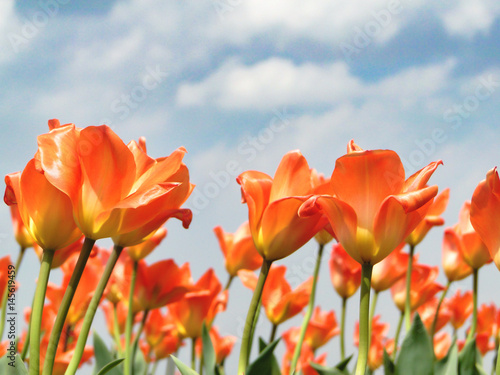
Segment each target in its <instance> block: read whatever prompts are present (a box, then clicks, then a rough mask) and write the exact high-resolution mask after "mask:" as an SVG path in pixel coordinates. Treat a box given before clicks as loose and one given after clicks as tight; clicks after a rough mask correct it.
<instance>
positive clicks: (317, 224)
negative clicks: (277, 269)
mask: <svg viewBox="0 0 500 375" xmlns="http://www.w3.org/2000/svg"><path fill="white" fill-rule="evenodd" d="M236 181H237V182H238V183H239V184H240V185H241V193H242V200H243V202H246V203H247V205H248V217H249V223H250V232H251V233H252V237H253V241H254V243H255V246H256V248H257V251H258V252H259V254H260V255H261V256H262V257H263V258H264V259H265V260H267V261H274V260H277V259H281V258H284V257H287V256H288V255H290V254H292V253H293V252H294V251H296V250H297V249H299V248H300V247H302V245H304V244H305V243H306V242H307V241H309V240H310V239H311V238H312V237H313V236H314V235H315V234H316V233H317V232H318V231H319V230H320V229H322V228H323V227H324V226H325V224H326V223H325V222H324V221H323V220H320V219H321V214H317V215H312V217H308V218H301V217H299V216H298V215H297V212H298V209H299V207H300V206H301V205H302V203H304V202H305V201H306V200H307V198H309V196H310V195H311V189H312V185H311V171H310V169H309V166H308V164H307V161H306V159H305V158H304V157H303V156H302V154H301V153H300V152H299V151H291V152H289V153H287V154H286V155H285V156H284V157H283V159H282V160H281V163H280V165H279V166H278V169H277V170H276V173H275V175H274V179H273V178H271V177H270V176H268V175H267V174H265V173H262V172H257V171H247V172H243V173H242V174H240V175H239V176H238V178H237V179H236Z"/></svg>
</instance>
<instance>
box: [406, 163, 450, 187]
mask: <svg viewBox="0 0 500 375" xmlns="http://www.w3.org/2000/svg"><path fill="white" fill-rule="evenodd" d="M440 164H443V162H442V161H441V160H438V161H434V162H432V163H430V164H429V165H427V166H425V167H424V168H422V169H421V170H419V171H417V172H415V173H414V174H412V175H411V176H410V177H408V179H407V180H406V181H405V184H404V188H403V192H408V191H413V190H418V189H422V188H423V187H424V186H425V185H426V184H427V182H428V181H429V179H430V178H431V176H432V174H433V173H434V171H435V170H436V168H437V167H438V165H440Z"/></svg>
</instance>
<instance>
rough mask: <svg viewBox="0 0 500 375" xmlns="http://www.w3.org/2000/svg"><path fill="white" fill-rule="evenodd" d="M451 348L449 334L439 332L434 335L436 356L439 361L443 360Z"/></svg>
mask: <svg viewBox="0 0 500 375" xmlns="http://www.w3.org/2000/svg"><path fill="white" fill-rule="evenodd" d="M450 347H451V336H450V334H449V333H448V332H444V331H442V332H439V333H437V334H435V335H434V355H435V356H436V359H437V360H438V361H439V360H441V359H443V358H444V357H445V356H446V354H448V351H449V350H450Z"/></svg>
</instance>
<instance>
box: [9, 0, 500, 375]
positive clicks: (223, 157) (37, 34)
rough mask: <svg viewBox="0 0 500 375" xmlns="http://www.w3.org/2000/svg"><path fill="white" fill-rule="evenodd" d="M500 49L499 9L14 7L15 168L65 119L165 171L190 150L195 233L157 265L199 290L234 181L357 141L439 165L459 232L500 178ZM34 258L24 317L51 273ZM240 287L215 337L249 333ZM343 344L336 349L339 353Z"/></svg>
mask: <svg viewBox="0 0 500 375" xmlns="http://www.w3.org/2000/svg"><path fill="white" fill-rule="evenodd" d="M499 39H500V4H499V3H498V2H497V1H495V0H460V1H444V2H433V1H426V0H412V1H398V0H391V1H385V0H376V1H363V0H358V1H337V2H331V1H326V0H313V1H309V2H307V4H304V3H303V2H301V1H297V0H293V1H291V0H290V1H265V0H255V1H248V0H211V1H205V2H200V1H183V2H177V1H160V0H147V1H139V0H136V1H86V2H83V1H80V2H77V1H75V0H40V1H34V0H33V1H24V2H17V3H15V2H14V1H13V0H4V1H2V2H1V3H0V82H1V83H0V85H1V87H2V90H0V113H1V115H2V120H3V121H2V123H1V125H0V126H1V131H2V138H1V139H2V143H1V146H2V147H0V153H1V154H2V157H1V158H0V169H1V172H2V173H3V174H4V175H5V174H7V173H10V172H13V171H17V170H20V169H22V168H23V167H24V165H25V164H26V162H27V161H28V160H29V158H31V157H32V155H33V154H34V152H35V151H36V136H37V135H39V134H41V133H43V132H45V131H46V130H47V120H48V119H50V118H59V119H60V120H61V122H63V123H66V122H73V123H75V124H77V125H78V126H81V127H83V126H87V125H99V124H102V123H106V124H108V125H110V126H112V127H113V129H114V130H115V131H116V132H117V133H118V134H119V135H120V136H121V137H122V139H124V141H125V142H128V141H129V140H131V139H137V138H138V137H139V136H145V137H146V139H147V142H148V150H149V152H150V154H151V155H152V156H154V157H160V156H164V155H167V154H169V153H170V152H171V151H172V150H174V149H175V148H177V147H179V146H185V147H186V148H187V150H188V154H187V156H186V159H185V161H186V164H187V165H188V167H189V169H190V171H191V178H192V181H193V182H194V183H195V184H196V185H197V188H196V189H195V191H194V193H193V196H192V198H191V199H190V200H189V201H188V206H189V207H191V208H193V210H195V217H194V220H193V223H192V226H191V228H190V229H189V230H187V231H186V230H183V229H182V228H181V226H180V225H179V223H176V222H169V223H168V225H167V227H168V229H169V235H168V238H167V239H166V240H165V242H164V243H163V245H162V247H161V248H160V249H158V251H157V252H156V253H155V254H152V256H151V259H150V261H154V260H158V259H160V258H164V257H173V258H174V259H175V260H176V261H178V262H184V261H190V262H191V264H192V269H193V274H194V277H195V278H196V279H197V278H198V277H199V276H200V275H201V274H202V273H203V272H204V271H205V269H206V267H207V265H211V266H213V267H214V268H215V269H216V271H217V273H218V275H219V277H220V278H221V280H222V281H225V278H226V275H225V274H224V269H223V266H222V264H223V263H222V256H221V254H220V251H219V249H218V245H217V241H216V239H215V236H214V235H213V233H212V228H213V227H215V226H216V225H222V226H223V228H224V229H225V230H227V231H234V230H236V228H237V227H238V226H239V224H240V223H241V222H242V221H244V220H245V219H246V215H247V211H246V207H245V206H244V205H241V204H240V192H239V186H238V185H237V184H236V182H235V180H234V177H235V176H236V175H237V173H239V172H242V171H244V170H247V169H257V170H262V171H265V172H267V173H269V174H271V175H272V174H273V173H274V170H275V168H276V166H277V165H278V163H279V160H280V159H281V157H282V156H283V155H284V154H285V153H286V152H287V151H289V150H292V149H300V150H301V151H302V152H303V154H304V155H305V156H306V158H307V160H308V161H309V164H310V166H311V167H314V168H316V169H318V170H319V171H320V172H323V173H325V174H326V175H330V174H331V172H332V170H333V166H334V163H335V159H336V158H338V157H339V156H341V155H342V154H343V153H345V149H346V145H347V142H348V141H349V140H350V139H354V140H355V141H356V142H357V143H358V144H359V145H360V146H361V147H363V148H365V149H379V148H383V149H386V148H388V149H393V150H395V151H396V152H398V154H399V155H400V156H401V158H402V160H403V162H404V164H405V167H406V169H407V171H408V174H410V173H413V172H414V171H416V170H417V169H420V168H421V167H423V166H424V165H426V164H427V163H429V162H430V161H433V160H438V159H442V160H443V161H444V165H443V166H441V167H439V168H438V170H437V172H436V173H435V175H434V176H433V178H432V180H431V182H432V183H435V184H438V186H439V187H440V189H444V188H446V187H450V188H451V198H450V205H449V207H448V210H447V211H446V213H445V215H444V217H445V219H446V225H447V226H450V225H453V224H454V223H455V222H456V221H457V217H458V211H459V209H460V207H461V205H462V203H463V202H464V201H465V200H466V199H470V197H471V195H472V192H473V190H474V188H475V186H476V185H477V183H478V182H479V181H480V180H482V179H483V178H484V176H485V174H486V172H487V170H489V169H491V168H492V167H493V166H495V165H498V164H499V160H500V152H499V148H498V142H499V141H500V130H499V127H498V124H497V122H498V117H499V116H498V115H499V112H500V110H499V108H500V106H499V104H500V93H499V92H500V65H499V62H500V49H499V44H498V40H499ZM273 124H274V125H276V124H278V126H274V127H273ZM273 129H279V130H273ZM228 166H230V167H228ZM1 210H2V211H1V213H2V214H1V215H0V228H1V229H0V232H1V233H2V239H1V240H2V242H1V244H2V249H3V250H2V254H3V253H4V252H10V253H13V251H9V250H10V249H15V248H16V245H15V243H14V240H13V238H12V236H11V232H10V219H9V214H8V210H7V208H6V207H3V208H2V209H1ZM441 239H442V228H438V229H435V230H434V231H433V232H432V233H431V234H430V235H429V238H428V239H426V240H425V241H424V242H423V244H422V245H421V246H419V248H418V249H417V251H418V252H419V253H420V254H421V258H420V261H421V262H423V263H431V264H435V265H439V264H440V249H441ZM104 244H106V242H104ZM314 253H315V246H314V244H312V243H311V244H308V245H307V246H305V248H304V249H302V250H300V251H299V252H297V253H296V254H294V255H293V256H292V257H290V259H287V260H285V261H283V263H284V264H287V265H289V266H290V268H291V269H292V268H294V269H295V270H298V269H300V267H301V265H302V266H303V265H304V264H306V263H307V260H308V259H309V257H311V256H313V255H314ZM29 258H30V257H28V259H27V261H26V266H25V268H24V270H22V271H21V274H20V278H21V279H20V280H21V282H22V285H23V287H24V286H25V288H26V289H25V290H26V294H23V291H22V289H21V291H20V292H19V293H20V294H21V296H22V298H23V301H29V300H30V298H31V297H30V294H31V291H30V288H33V287H34V280H33V277H32V275H33V274H35V273H36V272H38V270H37V267H38V266H37V263H36V260H35V259H34V257H33V256H32V257H31V259H29ZM297 265H298V266H297ZM294 266H295V267H294ZM297 267H298V268H297ZM290 272H291V273H293V272H295V271H290ZM297 272H298V271H297ZM321 272H322V274H321V281H320V288H321V289H322V292H323V293H322V294H321V295H322V296H325V297H324V298H325V299H324V300H323V299H322V298H323V297H322V298H320V303H321V304H322V305H323V306H324V307H325V308H328V309H336V310H338V308H339V303H340V301H339V299H338V298H337V296H335V295H334V293H333V292H332V288H331V286H330V283H329V280H328V268H327V262H326V261H325V262H324V264H323V266H322V269H321ZM292 276H293V275H292ZM480 277H481V280H480V283H483V285H494V283H497V282H498V277H499V275H498V271H497V270H496V269H495V267H494V266H492V265H491V266H488V267H487V269H485V270H484V271H481V276H480ZM55 278H56V279H57V274H56V275H55ZM56 279H55V280H56ZM440 281H441V282H445V279H444V276H442V275H441V276H440ZM469 281H470V280H469ZM469 281H465V282H464V283H463V284H461V287H462V288H469V284H470V283H469ZM236 284H237V285H236ZM236 284H235V285H234V286H233V287H234V290H232V296H231V301H230V304H229V309H228V312H226V313H225V314H226V315H225V317H224V318H223V319H220V320H219V321H218V322H216V323H217V324H219V325H220V326H221V331H222V332H223V333H226V334H234V335H237V334H238V330H239V328H238V327H240V328H241V324H242V322H241V319H244V316H245V312H246V304H247V302H248V301H249V298H250V294H249V292H248V291H247V290H245V289H244V288H243V287H242V286H241V285H240V284H238V283H236ZM480 285H481V284H480ZM384 298H386V299H384ZM479 298H480V301H481V302H490V301H492V300H494V298H495V294H494V290H492V289H489V288H487V287H483V288H482V289H481V294H480V296H479ZM356 299H357V297H356ZM381 300H382V302H380V305H379V306H380V312H381V313H382V314H383V316H382V320H383V321H394V319H395V317H396V316H397V315H396V313H395V309H394V308H393V306H392V302H391V300H390V297H389V296H388V295H387V296H385V297H384V296H382V299H381ZM496 302H497V303H498V301H496ZM28 303H29V302H26V304H28ZM355 305H357V302H356V303H352V306H351V309H350V313H351V314H352V318H350V322H348V324H349V323H350V324H351V326H352V323H353V322H354V320H355V319H356V316H357V309H356V308H355ZM299 321H300V319H298V318H297V319H295V320H293V321H292V322H290V323H289V324H287V327H288V326H290V325H291V324H295V325H298V324H299ZM266 324H267V323H263V325H262V327H263V328H262V330H263V335H264V336H267V335H268V331H267V329H268V327H267V325H266ZM285 328H286V327H284V328H281V329H280V330H281V332H283V330H284V329H285ZM393 328H394V327H393ZM348 335H350V334H349V333H348ZM333 341H334V342H333V343H332V344H331V345H329V346H328V348H327V349H328V350H330V351H331V352H332V351H333V352H334V353H337V352H336V350H337V348H338V340H336V339H334V340H333ZM238 349H239V348H238V347H237V348H235V351H236V352H237V351H238ZM282 349H283V348H281V349H280V350H281V351H280V350H279V351H278V352H279V353H281V352H282ZM319 352H320V353H321V352H322V351H319ZM236 358H237V353H234V354H233V356H232V359H231V360H229V361H228V366H230V367H229V368H232V367H231V366H234V364H235V362H236ZM335 358H336V354H333V353H332V354H330V355H329V364H333V363H334V361H335ZM82 373H84V374H85V372H84V371H82Z"/></svg>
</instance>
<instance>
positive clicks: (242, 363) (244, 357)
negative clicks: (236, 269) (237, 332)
mask: <svg viewBox="0 0 500 375" xmlns="http://www.w3.org/2000/svg"><path fill="white" fill-rule="evenodd" d="M272 263H273V261H272V260H271V261H270V260H265V259H264V261H263V262H262V267H261V269H260V275H259V280H258V281H257V286H256V287H255V290H254V292H253V297H252V301H251V302H250V307H249V308H248V313H247V318H246V321H245V328H244V330H243V338H242V340H243V341H242V343H241V349H240V360H239V363H238V375H244V374H245V372H246V369H247V366H248V361H249V358H248V353H249V350H250V348H251V346H252V342H251V341H252V340H251V333H252V326H253V325H254V324H255V325H256V324H257V322H254V317H255V313H256V311H257V308H258V306H259V302H260V300H261V297H262V290H263V289H264V284H265V283H266V279H267V275H268V273H269V269H270V268H271V265H272Z"/></svg>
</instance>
